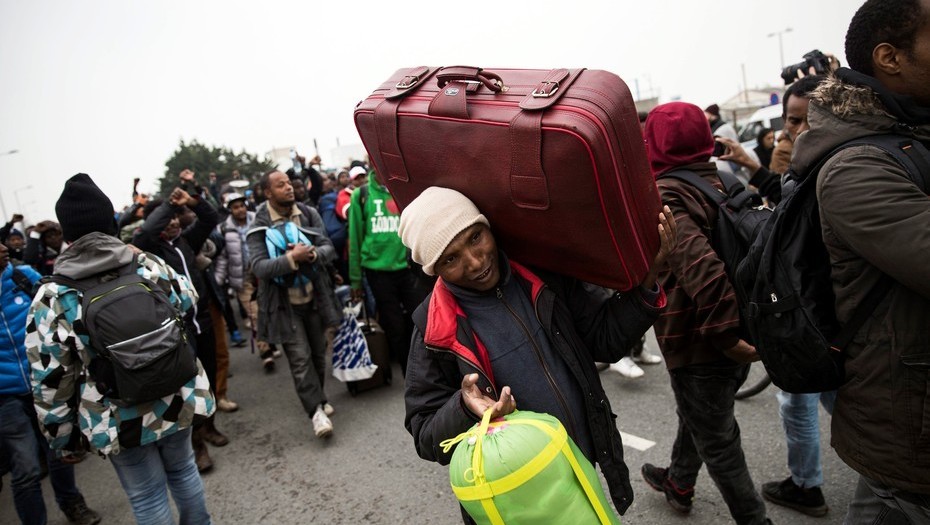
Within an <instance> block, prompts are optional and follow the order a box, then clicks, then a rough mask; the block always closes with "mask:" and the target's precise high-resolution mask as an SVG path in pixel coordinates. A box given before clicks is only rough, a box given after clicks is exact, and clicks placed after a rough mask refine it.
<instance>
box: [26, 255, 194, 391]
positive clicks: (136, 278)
mask: <svg viewBox="0 0 930 525" xmlns="http://www.w3.org/2000/svg"><path fill="white" fill-rule="evenodd" d="M138 268H139V263H138V261H137V260H136V257H135V256H133V258H132V262H131V263H129V264H128V265H126V266H124V267H122V268H120V269H119V270H118V272H106V273H104V274H101V275H98V276H93V277H89V278H86V279H81V280H74V279H70V278H68V277H65V276H62V275H52V276H50V277H46V278H43V282H49V281H51V282H54V283H57V284H61V285H64V286H68V287H70V288H74V289H75V290H77V291H78V292H80V293H81V311H82V316H81V324H82V326H81V327H78V326H77V323H75V330H76V331H79V332H80V333H85V334H87V335H88V337H89V339H90V346H91V347H92V348H93V349H94V352H95V353H96V354H97V357H95V358H94V359H92V361H91V363H89V364H88V365H87V369H88V372H89V373H90V375H91V377H92V378H93V379H94V381H95V382H96V383H97V389H98V391H99V392H100V393H101V394H103V395H105V396H107V397H108V398H110V400H111V401H112V402H113V403H114V404H116V405H118V406H131V405H135V404H138V403H141V402H145V401H152V400H155V399H159V398H162V397H164V396H167V395H170V394H173V393H175V392H177V391H178V390H179V389H180V388H181V387H182V386H183V385H185V384H186V383H187V382H188V381H190V380H191V378H193V377H194V376H196V375H197V359H196V357H195V353H194V349H193V347H192V346H191V345H190V344H189V343H188V339H187V334H186V333H185V330H184V321H183V319H182V317H181V315H180V313H179V312H178V311H177V309H176V308H175V307H174V305H172V304H171V300H170V298H169V295H168V292H166V290H165V289H163V288H162V287H161V286H158V285H156V284H155V283H153V282H152V281H150V280H148V279H145V278H144V277H142V276H140V275H139V274H138V272H137V270H138Z"/></svg>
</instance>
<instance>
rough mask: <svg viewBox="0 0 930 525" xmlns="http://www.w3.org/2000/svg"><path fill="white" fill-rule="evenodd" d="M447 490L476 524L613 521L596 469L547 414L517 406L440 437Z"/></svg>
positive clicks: (606, 523)
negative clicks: (445, 454)
mask: <svg viewBox="0 0 930 525" xmlns="http://www.w3.org/2000/svg"><path fill="white" fill-rule="evenodd" d="M441 446H442V447H443V450H444V451H445V452H448V451H449V450H451V449H452V447H455V451H454V452H453V453H452V461H451V462H450V463H449V481H450V482H451V483H452V491H453V492H455V495H456V497H457V498H458V499H459V502H461V504H462V506H463V507H465V510H466V511H468V514H469V515H471V517H472V519H474V520H475V522H477V523H478V524H488V525H504V524H508V523H509V524H521V525H522V524H532V523H600V524H602V525H608V524H619V523H620V519H619V518H618V517H617V516H616V514H615V513H614V511H613V509H611V507H610V504H609V503H607V497H606V496H605V495H604V490H603V489H602V488H601V483H600V480H599V479H598V477H597V472H596V471H595V470H594V467H593V466H592V465H591V463H590V462H589V461H588V459H587V458H585V457H584V454H582V453H581V451H580V450H579V449H578V447H577V446H576V445H575V443H574V442H573V441H572V440H571V438H569V437H568V434H567V433H566V432H565V427H563V426H562V424H561V423H560V422H559V420H558V419H556V418H554V417H552V416H550V415H548V414H538V413H536V412H528V411H515V412H513V413H512V414H510V415H507V416H505V417H503V418H501V419H498V420H496V421H493V422H492V421H491V411H490V410H488V411H487V412H486V413H485V414H484V418H482V420H481V423H478V424H476V425H475V426H474V427H472V428H471V429H470V430H469V431H468V432H464V433H462V434H459V435H458V436H456V437H454V438H452V439H447V440H446V441H443V442H442V443H441Z"/></svg>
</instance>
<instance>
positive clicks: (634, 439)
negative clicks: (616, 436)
mask: <svg viewBox="0 0 930 525" xmlns="http://www.w3.org/2000/svg"><path fill="white" fill-rule="evenodd" d="M620 437H621V438H623V444H624V445H626V446H628V447H630V448H635V449H636V450H638V451H640V452H644V451H646V450H649V449H650V448H652V447H654V446H655V444H656V442H655V441H649V440H648V439H645V438H641V437H639V436H634V435H633V434H627V433H626V432H623V431H621V432H620Z"/></svg>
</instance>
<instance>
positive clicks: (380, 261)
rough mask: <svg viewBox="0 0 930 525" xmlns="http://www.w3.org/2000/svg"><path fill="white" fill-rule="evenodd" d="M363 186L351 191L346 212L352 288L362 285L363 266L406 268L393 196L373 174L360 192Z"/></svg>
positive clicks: (398, 212)
mask: <svg viewBox="0 0 930 525" xmlns="http://www.w3.org/2000/svg"><path fill="white" fill-rule="evenodd" d="M365 188H366V187H365V186H362V187H361V188H359V189H358V190H356V191H354V192H352V203H351V205H350V206H349V214H348V216H349V282H350V283H351V284H352V288H354V289H359V288H361V287H362V268H366V269H369V270H380V271H397V270H403V269H404V268H407V248H406V247H404V243H403V242H401V240H400V235H399V234H398V233H397V230H398V228H399V227H400V211H399V210H398V209H397V204H396V203H395V202H394V197H392V196H391V194H390V193H388V191H387V189H386V188H385V187H384V186H382V185H381V184H380V183H379V182H378V179H377V177H375V176H370V177H369V178H368V186H367V191H363V190H364V189H365ZM365 193H367V196H366V198H365V203H364V205H362V204H361V202H360V201H361V199H362V195H363V194H365Z"/></svg>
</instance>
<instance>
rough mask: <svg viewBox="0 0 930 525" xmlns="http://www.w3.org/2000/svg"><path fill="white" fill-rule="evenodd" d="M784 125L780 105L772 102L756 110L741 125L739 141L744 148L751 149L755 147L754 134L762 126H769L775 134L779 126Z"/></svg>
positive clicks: (779, 129) (757, 132) (779, 128)
mask: <svg viewBox="0 0 930 525" xmlns="http://www.w3.org/2000/svg"><path fill="white" fill-rule="evenodd" d="M783 127H785V120H784V119H783V118H782V105H781V104H773V105H771V106H768V107H764V108H762V109H759V110H757V111H756V112H755V113H753V114H752V116H751V117H749V119H748V120H746V121H745V123H744V124H743V125H742V127H741V128H740V131H739V141H740V144H742V145H743V148H744V149H747V150H749V149H753V148H755V147H756V135H758V134H759V131H760V130H762V128H771V129H773V130H775V136H776V137H777V136H778V132H779V131H781V128H783Z"/></svg>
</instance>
